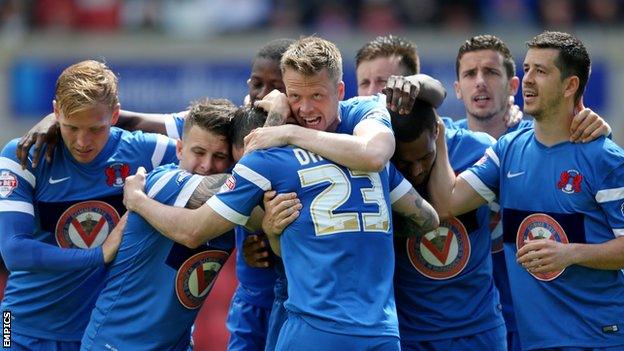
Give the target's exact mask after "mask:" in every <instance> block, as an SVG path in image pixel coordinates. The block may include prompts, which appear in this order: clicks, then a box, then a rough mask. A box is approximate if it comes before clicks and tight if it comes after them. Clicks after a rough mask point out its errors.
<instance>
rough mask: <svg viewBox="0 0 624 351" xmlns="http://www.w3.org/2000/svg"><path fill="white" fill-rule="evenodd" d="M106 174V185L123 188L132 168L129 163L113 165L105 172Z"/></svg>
mask: <svg viewBox="0 0 624 351" xmlns="http://www.w3.org/2000/svg"><path fill="white" fill-rule="evenodd" d="M104 173H105V174H106V184H107V185H108V186H114V187H116V188H121V187H122V186H123V185H124V180H125V179H126V178H127V177H128V176H129V175H130V166H129V165H128V164H127V163H119V162H118V163H113V164H111V165H110V166H108V167H106V169H105V170H104Z"/></svg>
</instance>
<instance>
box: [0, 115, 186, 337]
mask: <svg viewBox="0 0 624 351" xmlns="http://www.w3.org/2000/svg"><path fill="white" fill-rule="evenodd" d="M16 145H17V140H13V141H11V142H9V144H8V145H7V146H6V147H5V148H4V150H3V151H2V157H0V227H1V228H2V239H1V240H0V249H1V250H2V255H3V258H4V259H5V261H7V262H12V261H19V262H20V264H19V265H18V266H17V267H14V268H13V269H11V267H10V265H9V269H10V270H11V272H10V275H9V279H8V282H7V286H6V290H5V294H4V299H3V301H2V309H3V310H10V311H11V312H12V317H13V321H12V328H13V331H15V332H16V333H19V334H24V335H27V336H32V337H37V338H43V339H52V340H60V341H79V340H80V338H81V337H82V334H83V332H84V328H85V326H86V325H87V322H88V320H89V315H90V314H91V310H92V308H93V306H94V303H95V299H96V298H97V296H98V294H99V292H100V290H101V288H102V286H103V283H104V273H105V269H104V262H103V256H102V250H101V248H100V245H101V244H102V242H104V240H105V239H106V237H107V236H108V234H109V233H110V231H111V230H112V229H113V228H114V227H115V225H116V224H117V222H118V221H119V218H120V216H121V215H123V214H124V212H125V208H124V207H123V203H122V199H123V184H124V179H125V177H127V176H128V175H130V174H134V173H135V172H136V169H137V168H138V167H139V166H143V167H145V168H146V169H147V170H152V169H153V168H154V167H156V166H158V165H160V164H161V163H170V162H177V158H176V156H175V143H174V142H173V140H171V139H169V138H167V137H165V136H162V135H155V134H144V133H142V132H135V133H130V132H126V131H123V130H121V129H118V128H114V127H113V128H111V131H110V137H109V139H108V141H107V143H106V145H105V146H104V148H103V149H102V151H101V152H100V153H99V154H98V155H97V156H96V158H95V159H94V160H93V161H91V162H89V163H87V164H82V163H78V162H77V161H76V160H75V159H74V158H73V157H72V156H71V154H70V153H69V151H68V150H67V148H66V147H65V145H64V144H63V143H59V144H58V146H57V147H56V150H55V152H54V156H53V157H54V158H53V162H52V163H51V164H50V163H47V162H44V161H43V160H40V162H39V165H40V166H39V167H37V168H36V169H32V168H31V167H29V168H28V169H26V170H22V169H21V167H20V166H19V164H18V161H17V160H16V156H15V149H16ZM44 153H45V152H42V153H41V158H42V159H43V155H44ZM16 242H20V243H22V244H20V245H18V246H15V245H14V244H15V243H16ZM21 245H30V246H32V249H31V248H27V247H26V246H21ZM30 246H29V247H30ZM89 254H92V255H91V257H90V258H89V259H87V260H85V259H84V257H85V255H89ZM16 255H18V256H19V257H17V258H15V259H14V258H13V256H16ZM81 258H82V259H81Z"/></svg>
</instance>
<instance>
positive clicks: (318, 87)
mask: <svg viewBox="0 0 624 351" xmlns="http://www.w3.org/2000/svg"><path fill="white" fill-rule="evenodd" d="M283 78H284V84H285V85H286V95H288V102H289V104H290V109H291V110H292V112H293V115H294V117H295V119H296V120H297V123H298V124H299V125H301V126H303V127H305V128H311V129H316V130H320V131H332V132H333V131H335V130H336V127H337V126H338V123H339V122H340V120H339V119H338V103H339V101H340V100H342V98H343V97H344V83H343V82H342V81H340V82H338V83H335V82H334V81H333V80H332V79H331V78H330V77H329V73H328V72H327V69H322V70H321V71H320V72H319V73H317V74H314V75H304V74H302V73H299V72H296V71H295V70H292V69H290V68H286V70H285V71H284V74H283Z"/></svg>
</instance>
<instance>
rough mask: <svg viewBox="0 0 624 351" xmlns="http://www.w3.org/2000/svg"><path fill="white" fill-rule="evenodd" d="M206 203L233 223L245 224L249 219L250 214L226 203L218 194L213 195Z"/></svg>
mask: <svg viewBox="0 0 624 351" xmlns="http://www.w3.org/2000/svg"><path fill="white" fill-rule="evenodd" d="M206 204H207V205H208V206H210V208H212V209H213V210H214V211H215V212H217V213H218V214H220V215H221V216H223V218H225V219H227V220H228V221H230V222H232V223H236V224H238V225H245V224H246V223H247V220H249V216H245V215H243V214H241V213H238V212H236V211H235V210H233V209H232V208H231V207H230V206H228V205H226V204H225V203H224V202H223V201H221V200H220V199H219V197H218V196H213V197H211V198H210V199H208V201H206Z"/></svg>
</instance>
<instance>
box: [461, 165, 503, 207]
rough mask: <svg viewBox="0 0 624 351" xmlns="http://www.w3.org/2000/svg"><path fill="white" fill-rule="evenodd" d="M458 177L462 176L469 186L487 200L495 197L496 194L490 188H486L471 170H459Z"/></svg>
mask: <svg viewBox="0 0 624 351" xmlns="http://www.w3.org/2000/svg"><path fill="white" fill-rule="evenodd" d="M459 177H462V178H463V179H464V180H465V181H466V182H468V184H470V186H471V187H472V188H473V189H474V190H475V191H476V192H477V193H479V195H481V197H483V198H484V199H485V200H486V201H487V202H492V201H494V200H495V199H496V194H494V192H493V191H492V190H490V188H488V187H487V185H485V183H483V182H482V181H481V179H479V177H477V175H476V174H474V173H472V171H471V170H465V171H463V172H461V173H460V174H459Z"/></svg>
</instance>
